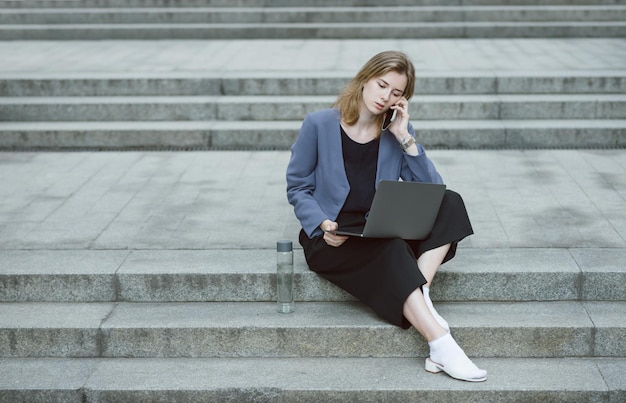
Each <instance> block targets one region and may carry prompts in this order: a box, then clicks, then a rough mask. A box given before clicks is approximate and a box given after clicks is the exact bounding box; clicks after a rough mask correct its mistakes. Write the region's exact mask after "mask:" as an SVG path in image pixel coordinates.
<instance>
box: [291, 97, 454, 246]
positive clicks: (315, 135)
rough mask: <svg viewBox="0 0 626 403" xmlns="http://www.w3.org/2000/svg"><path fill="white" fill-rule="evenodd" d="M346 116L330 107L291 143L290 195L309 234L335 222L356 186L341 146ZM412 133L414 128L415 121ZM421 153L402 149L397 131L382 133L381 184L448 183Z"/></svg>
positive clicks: (308, 122)
mask: <svg viewBox="0 0 626 403" xmlns="http://www.w3.org/2000/svg"><path fill="white" fill-rule="evenodd" d="M339 121H340V115H339V111H338V110H337V109H324V110H321V111H318V112H314V113H312V114H310V115H308V116H307V117H306V118H305V119H304V121H303V123H302V127H301V128H300V133H299V134H298V137H297V138H296V141H295V143H294V144H293V146H292V147H291V159H290V160H289V165H288V166H287V199H288V200H289V203H290V204H291V205H293V207H294V212H295V214H296V217H297V218H298V220H299V221H300V224H301V225H302V228H303V229H304V231H305V232H306V234H307V235H308V236H309V237H310V238H313V237H315V236H318V235H321V234H322V230H321V229H320V228H319V225H320V224H321V223H322V221H324V220H326V219H330V220H332V221H335V220H336V219H337V216H338V215H339V212H340V211H341V208H342V207H343V204H344V202H345V201H346V198H347V197H348V193H349V192H350V185H349V184H348V178H347V177H346V171H345V168H344V163H343V153H342V147H341V132H340V126H339ZM409 132H410V133H411V135H414V133H415V132H414V130H413V127H412V126H411V125H409ZM417 147H418V149H419V155H417V156H410V155H407V154H405V153H404V152H403V151H402V148H401V147H400V145H399V144H398V141H397V140H396V139H395V137H394V135H393V134H392V133H391V132H389V131H385V132H383V133H382V134H381V138H380V145H379V150H378V168H377V173H376V186H378V182H379V181H381V180H383V179H385V180H398V179H399V178H402V180H405V181H413V182H430V183H443V180H442V179H441V175H439V173H438V172H437V170H436V168H435V165H434V164H433V163H432V161H431V160H430V159H428V157H427V156H426V153H425V152H424V148H423V147H422V146H421V145H418V146H417Z"/></svg>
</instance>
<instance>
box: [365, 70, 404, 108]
mask: <svg viewBox="0 0 626 403" xmlns="http://www.w3.org/2000/svg"><path fill="white" fill-rule="evenodd" d="M406 84H407V78H406V75H404V74H400V73H396V72H395V71H390V72H388V73H385V74H384V75H382V76H380V77H374V78H372V79H371V80H369V81H368V82H366V83H365V85H364V86H363V103H364V106H365V108H367V110H368V111H370V112H371V113H372V114H374V115H380V114H381V113H384V112H386V111H387V110H388V109H389V107H391V105H394V104H395V103H396V102H398V101H399V100H400V99H401V98H402V96H403V94H404V90H405V88H406Z"/></svg>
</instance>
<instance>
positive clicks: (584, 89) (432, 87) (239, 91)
mask: <svg viewBox="0 0 626 403" xmlns="http://www.w3.org/2000/svg"><path fill="white" fill-rule="evenodd" d="M348 80H349V78H347V77H332V76H331V77H310V78H307V77H302V78H272V77H258V78H193V79H185V78H180V79H177V78H152V79H151V78H129V79H123V78H120V79H114V78H111V79H80V78H71V79H27V80H23V79H15V80H12V79H7V78H4V79H3V78H0V92H1V93H2V94H4V96H9V97H21V96H123V95H137V96H141V95H160V96H164V95H233V96H245V95H273V96H277V95H293V96H303V95H314V96H317V95H328V96H332V97H335V96H336V95H337V94H338V92H339V91H340V89H341V88H342V87H343V86H344V85H345V84H346V83H347V81H348ZM589 93H597V94H623V93H626V75H623V74H620V75H610V74H609V75H600V76H593V75H588V76H587V75H585V76H562V77H559V76H555V77H545V76H534V77H533V76H530V77H525V76H508V77H507V76H502V75H500V74H499V75H498V77H496V76H495V75H485V76H468V77H463V76H457V77H454V76H435V75H420V74H419V73H418V76H417V77H416V83H415V95H416V96H418V95H420V94H428V95H437V94H442V95H451V94H589Z"/></svg>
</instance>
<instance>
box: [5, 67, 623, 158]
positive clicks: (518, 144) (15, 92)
mask: <svg viewBox="0 0 626 403" xmlns="http://www.w3.org/2000/svg"><path fill="white" fill-rule="evenodd" d="M253 74H254V73H253ZM347 79H348V78H347V77H346V76H342V75H341V74H334V75H332V76H329V75H328V74H326V73H324V74H316V73H310V74H306V73H286V74H283V75H281V77H276V76H275V75H265V76H264V75H263V73H256V74H255V75H254V76H250V75H248V74H242V75H240V76H237V75H230V77H228V76H227V77H217V76H206V75H203V74H196V75H194V76H193V77H188V78H173V77H167V76H165V77H159V76H158V75H157V76H153V77H141V78H140V79H137V78H123V77H118V78H116V77H115V76H108V77H101V76H99V77H93V78H91V77H86V78H85V77H81V78H58V79H56V78H45V77H44V78H15V79H12V78H4V79H3V78H1V77H0V87H1V88H2V89H3V94H4V97H2V98H0V121H3V123H2V124H1V125H0V134H1V136H0V147H2V148H4V149H19V148H34V149H54V148H57V149H63V148H73V149H81V148H83V149H87V148H92V149H93V148H95V149H116V148H124V149H128V148H163V147H166V148H183V149H186V148H197V149H286V148H288V147H289V146H290V145H291V144H292V143H293V140H294V139H295V136H296V134H297V131H298V129H299V127H300V122H301V120H302V117H303V116H304V115H306V113H308V112H311V111H314V110H318V109H320V108H325V107H329V106H330V105H331V104H332V103H333V101H334V98H335V94H336V93H337V91H338V88H341V87H342V86H343V84H344V83H345V81H346V80H347ZM416 92H417V93H416V95H415V97H414V99H413V100H412V102H411V110H410V113H411V118H412V120H413V122H414V126H415V127H416V129H417V130H419V136H420V137H419V138H420V141H421V142H422V144H424V145H426V146H428V147H443V148H484V147H489V148H492V147H496V148H501V147H502V148H533V147H623V146H624V144H626V95H624V94H625V93H626V73H624V72H623V71H621V72H620V71H617V72H605V71H599V72H594V71H588V72H554V73H552V72H546V73H545V74H536V73H533V74H528V75H520V74H519V73H511V74H510V75H507V74H506V73H501V74H498V75H494V74H493V73H490V72H486V73H480V72H469V73H467V74H466V75H464V74H463V73H456V72H455V73H453V74H447V73H445V72H444V73H438V74H432V73H427V74H424V73H418V80H417V83H416Z"/></svg>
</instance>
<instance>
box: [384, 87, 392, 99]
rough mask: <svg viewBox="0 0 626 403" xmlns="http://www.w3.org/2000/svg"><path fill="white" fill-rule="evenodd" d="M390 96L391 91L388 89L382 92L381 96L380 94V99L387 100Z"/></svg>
mask: <svg viewBox="0 0 626 403" xmlns="http://www.w3.org/2000/svg"><path fill="white" fill-rule="evenodd" d="M390 96H391V91H390V90H388V89H385V90H383V94H382V99H383V100H385V101H388V100H389V97H390Z"/></svg>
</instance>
